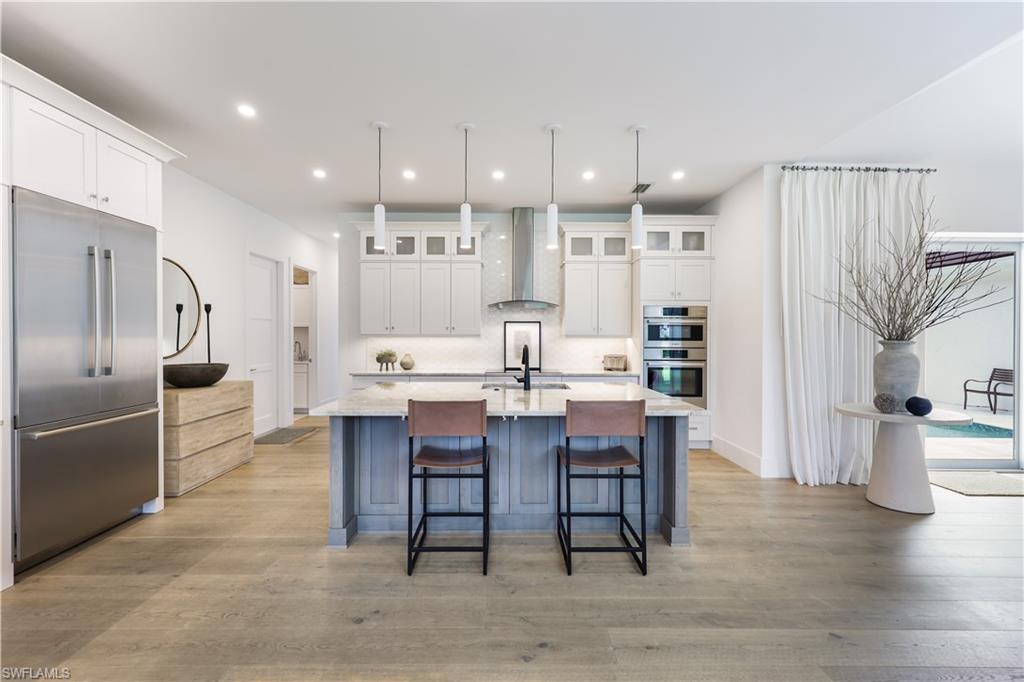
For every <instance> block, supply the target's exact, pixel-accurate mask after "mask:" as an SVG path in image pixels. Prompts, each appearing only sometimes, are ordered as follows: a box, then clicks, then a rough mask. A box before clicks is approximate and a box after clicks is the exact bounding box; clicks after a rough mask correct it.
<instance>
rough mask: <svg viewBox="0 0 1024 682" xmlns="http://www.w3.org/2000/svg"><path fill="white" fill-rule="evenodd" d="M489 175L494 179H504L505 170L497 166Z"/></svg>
mask: <svg viewBox="0 0 1024 682" xmlns="http://www.w3.org/2000/svg"><path fill="white" fill-rule="evenodd" d="M491 177H492V178H494V179H495V180H504V179H505V171H503V170H501V169H500V168H499V169H498V170H495V171H493V172H492V173H491Z"/></svg>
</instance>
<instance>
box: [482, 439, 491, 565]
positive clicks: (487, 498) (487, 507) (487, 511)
mask: <svg viewBox="0 0 1024 682" xmlns="http://www.w3.org/2000/svg"><path fill="white" fill-rule="evenodd" d="M488 459H489V457H488V456H487V439H486V438H484V463H483V474H484V480H483V493H484V500H483V502H484V519H483V520H484V524H483V525H484V538H483V546H484V551H483V555H484V556H483V564H484V575H487V559H488V556H489V554H490V550H491V471H490V467H489V466H488Z"/></svg>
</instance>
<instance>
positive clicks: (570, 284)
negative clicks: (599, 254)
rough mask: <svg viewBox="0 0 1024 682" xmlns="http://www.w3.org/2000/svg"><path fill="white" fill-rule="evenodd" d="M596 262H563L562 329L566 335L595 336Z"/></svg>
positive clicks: (596, 309) (596, 301) (596, 333)
mask: <svg viewBox="0 0 1024 682" xmlns="http://www.w3.org/2000/svg"><path fill="white" fill-rule="evenodd" d="M597 268H598V264H597V263H566V264H565V272H564V275H565V301H564V304H563V307H562V330H563V333H564V334H565V335H566V336H597V335H598V329H597V313H598V298H597V297H598V292H597V280H598V271H597Z"/></svg>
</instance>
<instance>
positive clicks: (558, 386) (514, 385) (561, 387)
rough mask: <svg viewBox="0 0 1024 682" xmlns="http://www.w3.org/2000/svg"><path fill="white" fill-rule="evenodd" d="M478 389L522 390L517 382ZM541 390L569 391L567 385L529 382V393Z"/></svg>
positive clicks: (484, 385) (483, 386)
mask: <svg viewBox="0 0 1024 682" xmlns="http://www.w3.org/2000/svg"><path fill="white" fill-rule="evenodd" d="M480 388H482V389H494V390H497V389H499V388H511V389H512V390H519V391H521V390H523V385H522V384H520V383H518V382H517V383H512V382H510V381H506V382H501V383H492V384H483V385H482V386H480ZM542 388H546V389H548V390H553V391H565V390H568V389H569V384H544V383H539V382H538V383H536V384H535V383H533V382H530V390H531V391H536V390H539V389H542Z"/></svg>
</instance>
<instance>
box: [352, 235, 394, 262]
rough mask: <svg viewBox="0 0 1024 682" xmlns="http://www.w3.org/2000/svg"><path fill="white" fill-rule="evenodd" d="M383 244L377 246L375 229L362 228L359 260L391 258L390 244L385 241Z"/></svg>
mask: <svg viewBox="0 0 1024 682" xmlns="http://www.w3.org/2000/svg"><path fill="white" fill-rule="evenodd" d="M381 246H382V248H380V249H378V248H377V242H376V240H374V238H373V230H362V231H361V232H360V233H359V260H389V259H390V258H391V255H390V254H391V251H390V249H389V248H388V247H389V244H387V243H384V244H382V245H381Z"/></svg>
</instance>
